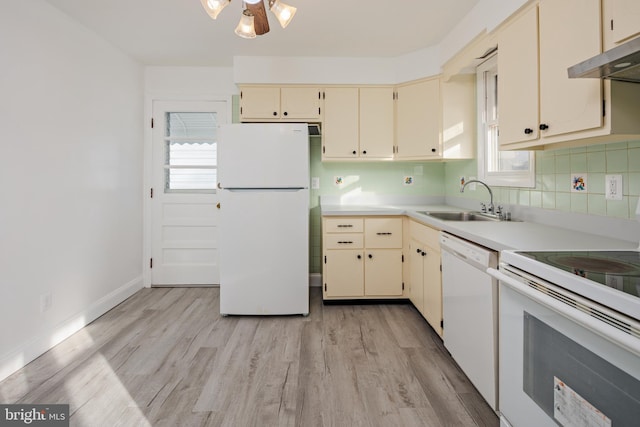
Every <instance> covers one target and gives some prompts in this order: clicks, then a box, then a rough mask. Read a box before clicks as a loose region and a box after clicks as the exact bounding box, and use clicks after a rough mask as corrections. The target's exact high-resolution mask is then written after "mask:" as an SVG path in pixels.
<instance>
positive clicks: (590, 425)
mask: <svg viewBox="0 0 640 427" xmlns="http://www.w3.org/2000/svg"><path fill="white" fill-rule="evenodd" d="M553 418H555V420H556V421H558V423H560V425H561V426H563V427H611V420H610V419H609V418H608V417H607V416H606V415H604V414H603V413H602V412H600V411H599V410H598V409H597V408H596V407H594V406H593V405H592V404H590V403H589V402H587V401H586V400H585V399H583V398H582V396H580V395H579V394H578V393H576V392H575V391H574V390H572V389H571V387H569V386H568V385H566V384H565V383H564V382H563V381H562V380H560V379H558V377H555V376H554V377H553Z"/></svg>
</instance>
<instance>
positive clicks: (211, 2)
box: [200, 0, 231, 19]
mask: <svg viewBox="0 0 640 427" xmlns="http://www.w3.org/2000/svg"><path fill="white" fill-rule="evenodd" d="M200 2H201V3H202V7H204V10H206V11H207V14H209V16H210V17H211V18H212V19H216V18H217V17H218V15H219V14H220V12H222V9H224V8H225V7H227V6H228V5H229V3H231V0H200Z"/></svg>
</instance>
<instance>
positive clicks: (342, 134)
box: [322, 87, 360, 159]
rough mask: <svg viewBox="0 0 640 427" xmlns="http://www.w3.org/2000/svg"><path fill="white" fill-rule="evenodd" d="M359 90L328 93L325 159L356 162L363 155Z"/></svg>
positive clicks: (324, 146)
mask: <svg viewBox="0 0 640 427" xmlns="http://www.w3.org/2000/svg"><path fill="white" fill-rule="evenodd" d="M358 120H359V114H358V88H355V87H340V88H326V89H325V90H324V121H323V123H322V158H323V159H345V158H350V159H356V158H358V155H359V151H360V148H359V139H360V138H359V129H358Z"/></svg>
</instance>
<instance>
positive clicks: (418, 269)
mask: <svg viewBox="0 0 640 427" xmlns="http://www.w3.org/2000/svg"><path fill="white" fill-rule="evenodd" d="M439 236H440V232H439V231H438V230H436V229H434V228H431V227H428V226H426V225H423V224H420V223H419V222H416V221H413V220H411V221H409V238H410V243H409V280H408V282H409V299H410V300H411V302H412V303H413V305H414V306H415V307H416V309H417V310H418V311H419V312H420V314H422V316H423V317H424V318H425V319H426V320H427V322H428V323H429V325H431V327H432V328H433V330H434V331H436V332H437V333H438V335H440V336H442V271H441V267H440V265H441V260H440V239H439Z"/></svg>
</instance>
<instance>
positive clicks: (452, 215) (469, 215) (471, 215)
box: [418, 211, 500, 221]
mask: <svg viewBox="0 0 640 427" xmlns="http://www.w3.org/2000/svg"><path fill="white" fill-rule="evenodd" d="M418 213H419V214H422V215H428V216H431V217H433V218H437V219H441V220H443V221H500V218H499V217H498V216H496V215H491V214H486V213H483V212H427V211H420V212H418Z"/></svg>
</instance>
